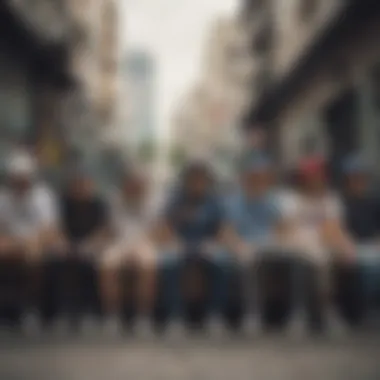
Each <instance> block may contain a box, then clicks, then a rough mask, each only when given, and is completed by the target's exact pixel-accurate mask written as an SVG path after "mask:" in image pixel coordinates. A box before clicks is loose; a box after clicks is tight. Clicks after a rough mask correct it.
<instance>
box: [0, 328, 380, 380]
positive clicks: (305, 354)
mask: <svg viewBox="0 0 380 380" xmlns="http://www.w3.org/2000/svg"><path fill="white" fill-rule="evenodd" d="M24 339H25V338H18V339H16V338H12V339H9V338H8V339H2V341H1V342H2V343H1V348H0V363H1V364H0V379H4V380H13V379H17V380H24V379H36V380H37V379H38V380H45V379H46V380H50V379H55V380H66V379H67V380H68V379H70V380H76V379H81V380H84V379H92V380H98V379H99V380H100V379H115V380H118V379H144V380H145V379H146V380H148V379H163V380H171V379H173V380H181V379H189V380H190V379H197V380H202V379H204V380H212V379H218V380H222V379H226V380H228V379H234V380H246V379H247V380H248V379H255V380H256V379H268V380H275V379H284V380H286V379H289V380H290V379H292V380H293V379H308V380H314V379H315V380H317V379H318V380H319V379H323V380H329V379H332V380H335V379H344V380H361V379H365V380H372V379H373V380H375V379H378V378H379V374H380V363H379V360H378V359H379V357H380V355H379V354H380V339H378V336H369V335H368V336H367V335H366V336H357V337H355V338H354V337H345V338H343V337H342V338H340V339H330V340H327V338H326V339H320V340H318V339H316V340H311V339H310V338H306V337H303V338H298V339H294V338H289V337H261V336H258V337H255V338H253V337H251V338H228V337H223V338H222V337H220V338H218V339H216V338H213V337H212V338H199V339H198V338H195V337H191V338H189V337H185V336H182V337H178V338H177V339H170V338H163V339H161V340H158V339H156V338H153V337H149V338H145V339H143V338H133V339H132V341H129V342H128V338H124V339H123V340H122V339H119V340H118V341H115V340H113V341H112V339H104V338H100V337H91V338H90V337H87V338H77V340H76V341H73V340H72V339H69V338H56V340H53V339H52V338H51V337H50V338H46V339H45V340H43V339H40V340H38V341H37V340H34V341H32V340H29V342H28V343H26V342H25V340H24Z"/></svg>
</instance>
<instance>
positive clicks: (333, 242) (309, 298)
mask: <svg viewBox="0 0 380 380" xmlns="http://www.w3.org/2000/svg"><path fill="white" fill-rule="evenodd" d="M296 177H297V183H296V186H295V189H294V191H293V192H292V193H290V194H289V196H287V197H285V199H284V203H283V210H284V213H285V214H286V215H287V218H288V220H289V221H290V223H291V232H290V234H289V238H290V240H291V241H292V244H293V247H294V249H295V250H296V251H297V252H298V256H299V258H300V260H301V264H302V282H301V283H299V284H298V289H304V294H303V298H304V299H305V301H306V311H307V320H308V323H309V327H310V329H311V331H313V332H322V331H323V330H324V327H325V324H326V312H327V308H328V307H330V306H331V303H332V291H333V290H335V289H334V284H333V283H332V278H331V276H330V272H331V270H332V268H333V267H335V268H336V269H337V270H338V271H343V272H345V273H347V276H346V278H345V282H346V283H347V281H351V280H352V279H353V277H354V275H353V272H354V268H355V264H356V250H355V245H354V243H353V241H352V239H351V237H350V235H349V233H348V231H347V230H346V228H345V226H344V220H343V215H344V212H343V207H342V204H341V201H340V199H339V196H338V195H337V194H335V193H333V192H332V191H331V190H330V188H329V186H328V179H327V171H326V163H325V160H324V158H323V157H320V156H311V157H305V158H302V159H301V160H300V162H299V163H298V166H297V176H296ZM350 273H351V274H350ZM341 285H342V284H341ZM341 285H340V286H341ZM338 291H339V290H338Z"/></svg>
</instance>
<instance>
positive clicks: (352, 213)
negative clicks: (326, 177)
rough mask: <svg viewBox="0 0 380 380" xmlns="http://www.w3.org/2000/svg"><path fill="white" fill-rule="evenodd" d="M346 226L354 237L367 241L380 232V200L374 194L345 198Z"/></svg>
mask: <svg viewBox="0 0 380 380" xmlns="http://www.w3.org/2000/svg"><path fill="white" fill-rule="evenodd" d="M344 201H345V212H346V226H347V228H348V231H349V232H350V233H351V235H352V236H353V238H354V239H356V240H357V241H359V242H360V241H366V240H370V239H373V238H375V237H377V236H379V234H380V202H379V201H378V200H377V199H376V198H375V197H373V196H370V195H368V196H363V197H350V196H347V197H346V198H345V199H344Z"/></svg>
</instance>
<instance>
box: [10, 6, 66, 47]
mask: <svg viewBox="0 0 380 380" xmlns="http://www.w3.org/2000/svg"><path fill="white" fill-rule="evenodd" d="M6 2H7V4H8V6H9V7H10V8H11V9H12V11H13V13H14V14H15V15H16V16H17V17H18V18H19V19H20V20H21V22H22V23H23V24H24V25H25V27H26V28H28V29H29V30H30V31H31V32H32V33H34V34H35V35H36V36H37V37H38V38H39V40H40V41H41V42H43V43H45V44H57V43H58V44H59V43H61V42H62V41H64V40H65V39H66V38H67V37H68V34H69V30H70V21H69V13H68V10H67V4H66V1H65V0H6Z"/></svg>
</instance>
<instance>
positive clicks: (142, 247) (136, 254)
mask: <svg viewBox="0 0 380 380" xmlns="http://www.w3.org/2000/svg"><path fill="white" fill-rule="evenodd" d="M156 261H157V252H156V249H155V247H154V245H153V244H152V243H151V242H150V241H149V240H148V239H142V240H139V241H137V242H135V243H133V244H129V243H128V242H126V241H125V240H123V239H121V240H119V241H117V242H115V243H114V244H112V245H111V246H110V247H109V248H107V249H106V250H105V251H104V254H103V255H102V259H101V263H100V265H101V266H102V267H105V268H108V269H113V268H119V267H120V266H122V265H123V264H125V263H128V262H135V263H136V264H139V265H142V266H152V265H155V263H156Z"/></svg>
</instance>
